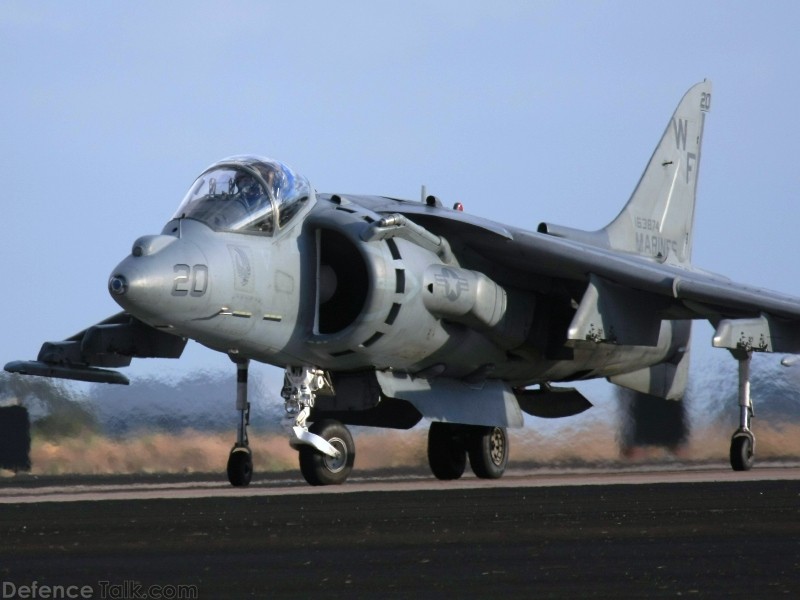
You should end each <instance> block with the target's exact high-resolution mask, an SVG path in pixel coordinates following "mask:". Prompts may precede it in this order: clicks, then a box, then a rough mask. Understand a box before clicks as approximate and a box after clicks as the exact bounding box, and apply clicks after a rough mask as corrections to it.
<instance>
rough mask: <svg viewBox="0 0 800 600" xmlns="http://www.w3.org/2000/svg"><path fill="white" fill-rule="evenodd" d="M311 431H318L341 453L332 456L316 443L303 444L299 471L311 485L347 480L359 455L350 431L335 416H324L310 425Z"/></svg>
mask: <svg viewBox="0 0 800 600" xmlns="http://www.w3.org/2000/svg"><path fill="white" fill-rule="evenodd" d="M308 430H309V432H311V433H313V434H315V435H318V436H319V437H321V438H322V439H324V440H325V441H326V442H328V443H329V444H330V445H331V446H333V447H334V448H335V449H336V451H337V454H338V456H329V455H327V454H323V453H322V452H320V451H319V450H317V449H316V448H315V447H314V446H310V445H302V446H300V447H299V448H298V450H299V453H300V472H301V473H302V474H303V478H304V479H305V480H306V481H307V482H308V483H310V484H311V485H338V484H341V483H344V482H345V480H346V479H347V476H348V475H350V471H352V470H353V462H354V461H355V456H356V447H355V444H354V443H353V436H352V435H350V431H349V430H348V429H347V427H345V426H344V425H342V424H341V423H339V421H334V420H332V419H324V420H322V421H319V422H317V423H314V424H312V425H311V427H309V429H308Z"/></svg>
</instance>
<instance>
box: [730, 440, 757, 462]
mask: <svg viewBox="0 0 800 600" xmlns="http://www.w3.org/2000/svg"><path fill="white" fill-rule="evenodd" d="M754 462H755V453H754V452H753V439H752V438H751V437H750V436H749V435H745V434H734V436H733V439H732V440H731V467H733V470H734V471H749V470H750V469H752V468H753V463H754Z"/></svg>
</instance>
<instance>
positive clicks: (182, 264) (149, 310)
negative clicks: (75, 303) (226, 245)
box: [108, 235, 209, 324]
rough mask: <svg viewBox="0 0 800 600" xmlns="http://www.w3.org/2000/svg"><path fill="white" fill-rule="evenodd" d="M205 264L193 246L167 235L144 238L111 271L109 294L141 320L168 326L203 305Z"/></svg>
mask: <svg viewBox="0 0 800 600" xmlns="http://www.w3.org/2000/svg"><path fill="white" fill-rule="evenodd" d="M206 265H207V262H206V260H205V258H204V256H203V254H202V252H201V251H200V249H199V248H198V247H197V246H196V245H195V244H194V243H191V242H188V241H186V240H182V239H179V238H176V237H173V236H168V235H157V236H145V237H142V238H139V239H138V240H136V242H134V244H133V249H132V251H131V254H130V255H129V256H128V257H127V258H125V259H124V260H123V261H122V262H121V263H119V265H117V267H116V268H115V269H114V270H113V271H112V272H111V276H110V277H109V279H108V291H109V293H110V294H111V297H112V298H113V299H114V301H115V302H116V303H117V304H119V305H120V306H121V307H122V308H123V309H124V310H126V311H127V312H129V313H131V314H132V315H134V316H136V317H138V318H140V319H142V320H143V321H145V322H150V323H152V322H154V321H155V322H159V323H161V322H163V323H164V324H171V322H172V321H174V320H175V318H176V316H177V315H178V314H180V313H183V314H186V313H187V312H188V313H191V312H192V309H193V308H198V309H199V308H201V305H202V304H204V298H203V297H204V296H205V293H206V291H207V290H208V287H209V279H208V267H207V266H206Z"/></svg>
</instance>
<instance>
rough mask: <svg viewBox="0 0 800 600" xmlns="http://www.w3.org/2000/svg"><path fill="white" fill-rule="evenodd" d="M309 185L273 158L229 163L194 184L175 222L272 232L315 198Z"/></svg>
mask: <svg viewBox="0 0 800 600" xmlns="http://www.w3.org/2000/svg"><path fill="white" fill-rule="evenodd" d="M310 191H311V187H310V185H309V184H308V181H307V180H306V179H305V178H304V177H302V176H299V175H297V174H296V173H294V171H292V170H291V169H290V168H288V167H287V166H286V165H283V164H282V163H279V162H276V161H271V160H269V159H256V158H249V157H248V158H245V159H239V160H234V159H228V160H227V161H223V162H222V163H220V164H218V165H215V166H212V167H210V168H209V169H207V170H206V171H205V172H204V173H203V174H202V175H201V176H200V177H198V178H197V180H196V181H195V182H194V184H193V185H192V187H191V188H190V189H189V192H188V193H187V194H186V197H185V198H184V199H183V202H182V203H181V205H180V207H179V208H178V211H177V213H176V214H175V216H174V218H176V219H180V218H187V219H195V220H198V221H202V222H203V223H205V224H207V225H208V226H209V227H211V228H213V229H215V230H217V231H243V232H251V233H263V234H268V235H270V234H272V233H273V232H274V231H275V229H276V227H285V226H286V225H287V224H288V223H289V222H290V221H291V220H292V217H293V216H294V215H295V214H297V212H298V211H299V210H300V209H301V208H302V206H303V204H304V203H305V202H306V201H307V200H308V199H309V196H310Z"/></svg>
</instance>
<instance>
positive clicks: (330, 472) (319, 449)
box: [281, 367, 356, 485]
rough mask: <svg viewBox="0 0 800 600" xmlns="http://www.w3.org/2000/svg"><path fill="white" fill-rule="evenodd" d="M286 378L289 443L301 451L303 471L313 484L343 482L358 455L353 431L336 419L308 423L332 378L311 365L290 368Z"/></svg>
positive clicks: (285, 393)
mask: <svg viewBox="0 0 800 600" xmlns="http://www.w3.org/2000/svg"><path fill="white" fill-rule="evenodd" d="M285 381H286V385H285V386H284V388H283V390H282V391H281V396H283V398H284V401H285V408H286V414H287V416H288V417H290V418H293V420H292V421H290V424H291V431H292V437H291V438H290V440H289V443H290V444H291V445H292V447H294V448H296V449H297V450H298V452H299V455H300V472H301V473H302V474H303V477H304V478H305V480H306V481H307V482H308V483H310V484H311V485H338V484H341V483H344V482H345V480H346V479H347V477H348V475H350V471H352V469H353V462H354V460H355V455H356V448H355V444H354V443H353V436H352V435H350V431H349V430H348V429H347V427H345V426H344V425H343V424H342V423H340V422H339V421H335V420H333V419H324V420H322V421H319V422H315V423H313V424H312V425H311V427H308V426H307V425H306V419H308V417H309V415H310V414H311V409H312V408H314V400H315V398H316V393H317V392H318V391H320V390H322V389H324V388H328V389H330V388H331V384H330V381H328V380H327V379H326V377H325V374H324V373H323V372H322V371H321V370H319V369H313V368H311V367H287V368H286V377H285Z"/></svg>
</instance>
